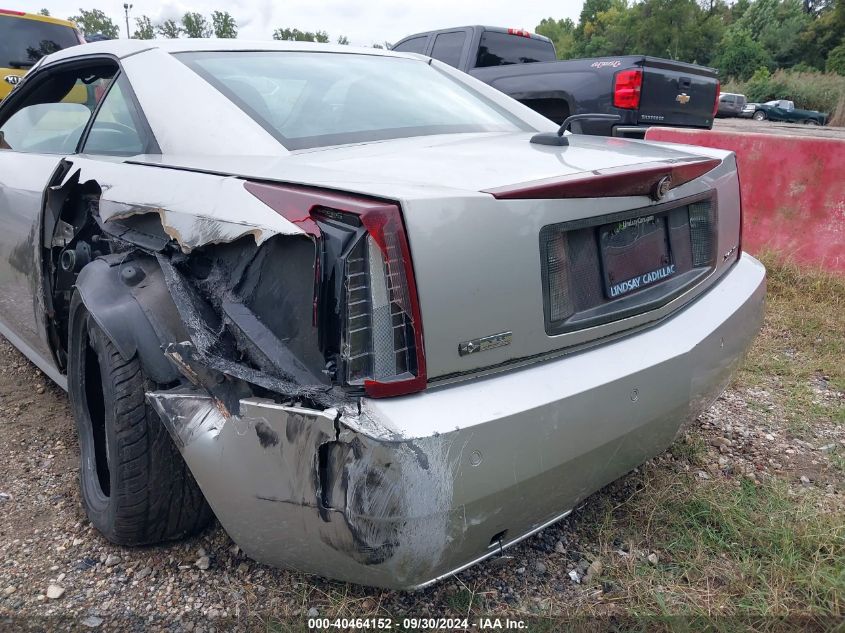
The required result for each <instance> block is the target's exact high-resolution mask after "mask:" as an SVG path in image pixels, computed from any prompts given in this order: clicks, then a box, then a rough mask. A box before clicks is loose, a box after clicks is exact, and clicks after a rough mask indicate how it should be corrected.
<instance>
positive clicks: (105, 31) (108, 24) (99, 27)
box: [68, 9, 120, 39]
mask: <svg viewBox="0 0 845 633" xmlns="http://www.w3.org/2000/svg"><path fill="white" fill-rule="evenodd" d="M68 20H70V21H71V22H74V23H75V24H76V26H78V27H79V28H80V29H82V32H83V33H85V34H86V35H94V34H95V33H99V34H100V35H104V36H105V37H107V38H109V39H116V38H117V36H118V34H119V32H120V31H119V29H118V27H117V24H115V23H114V22H112V21H111V18H109V16H107V15H106V14H105V13H103V12H102V11H100V10H99V9H91V10H90V11H86V10H85V9H80V10H79V15H72V16H71V17H69V18H68Z"/></svg>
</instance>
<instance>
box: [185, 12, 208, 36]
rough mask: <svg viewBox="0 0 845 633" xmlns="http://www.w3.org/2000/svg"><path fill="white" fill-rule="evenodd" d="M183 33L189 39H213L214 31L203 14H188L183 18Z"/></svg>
mask: <svg viewBox="0 0 845 633" xmlns="http://www.w3.org/2000/svg"><path fill="white" fill-rule="evenodd" d="M182 32H183V33H184V34H185V35H187V36H188V37H198V38H201V37H211V35H212V33H213V31H212V29H211V25H210V24H209V23H208V20H206V19H205V16H204V15H203V14H202V13H192V12H188V13H186V14H185V15H183V16H182Z"/></svg>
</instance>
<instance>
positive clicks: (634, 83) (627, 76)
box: [613, 69, 643, 110]
mask: <svg viewBox="0 0 845 633" xmlns="http://www.w3.org/2000/svg"><path fill="white" fill-rule="evenodd" d="M642 87H643V71H642V70H640V69H636V70H620V71H619V72H618V73H616V75H614V77H613V105H614V107H616V108H624V109H626V110H636V109H637V108H639V107H640V91H641V90H642Z"/></svg>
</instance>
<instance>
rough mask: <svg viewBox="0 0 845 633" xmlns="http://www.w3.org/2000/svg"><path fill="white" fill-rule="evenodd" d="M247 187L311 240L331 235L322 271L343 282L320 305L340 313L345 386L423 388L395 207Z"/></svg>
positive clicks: (407, 255)
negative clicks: (335, 273) (328, 298)
mask: <svg viewBox="0 0 845 633" xmlns="http://www.w3.org/2000/svg"><path fill="white" fill-rule="evenodd" d="M245 187H246V189H247V191H249V192H250V193H252V194H253V195H254V196H256V197H257V198H258V199H259V200H261V201H262V202H264V203H265V204H266V205H268V206H269V207H271V208H272V209H273V210H274V211H276V212H277V213H279V214H280V215H282V216H283V217H285V218H287V219H288V220H290V221H291V222H293V223H294V224H297V225H298V226H300V227H301V228H302V229H303V230H305V232H306V233H308V234H310V235H312V236H313V237H314V238H315V239H317V240H329V239H333V240H335V243H336V246H337V248H335V247H332V249H331V252H332V253H333V255H332V257H330V261H329V262H327V263H326V265H325V268H326V270H325V271H324V276H330V275H334V271H336V272H337V275H336V278H339V279H340V284H339V285H337V289H338V291H337V292H335V293H334V296H333V297H332V299H333V300H332V301H330V303H331V305H324V306H317V310H318V311H319V310H320V309H324V310H336V311H337V312H338V317H339V318H338V319H337V323H338V325H339V329H340V332H339V345H338V348H339V359H338V360H339V363H338V371H339V378H340V380H341V381H342V382H343V384H344V385H345V386H346V387H350V388H352V389H361V388H363V391H364V393H366V394H367V395H368V396H370V397H373V398H384V397H388V396H399V395H403V394H408V393H413V392H416V391H422V390H423V389H425V386H426V367H425V349H424V347H423V333H422V317H421V315H420V303H419V298H418V295H417V287H416V280H415V279H414V269H413V265H412V262H411V252H410V248H409V245H408V237H407V235H406V233H405V226H404V224H403V222H402V215H401V213H400V211H399V207H398V206H397V205H396V204H394V203H391V202H385V201H381V200H374V199H370V198H364V197H361V196H355V195H347V194H341V193H336V192H332V191H324V190H319V189H309V188H306V187H296V186H292V185H273V184H264V183H255V182H248V183H246V184H245ZM320 227H323V228H322V229H321V228H320ZM324 250H326V249H325V248H324ZM336 278H335V279H336ZM335 279H332V280H331V281H329V282H328V283H329V285H331V286H334V284H335ZM323 338H325V337H323Z"/></svg>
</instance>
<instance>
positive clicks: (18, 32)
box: [0, 9, 85, 101]
mask: <svg viewBox="0 0 845 633" xmlns="http://www.w3.org/2000/svg"><path fill="white" fill-rule="evenodd" d="M84 43H85V39H84V38H83V37H82V33H80V32H79V30H78V29H77V28H76V25H75V24H74V23H73V22H68V21H67V20H59V19H58V18H53V17H49V16H45V15H36V14H34V13H25V12H23V11H10V10H9V9H0V101H2V100H3V99H4V98H5V97H6V96H7V95H8V94H9V93H10V92H11V91H12V88H14V87H15V86H16V85H17V84H18V83H19V82H20V80H21V77H23V76H24V75H25V74H26V71H27V70H28V69H29V68H31V67H32V66H34V65H35V63H36V62H37V61H38V60H39V59H41V58H42V57H44V55H49V54H50V53H55V52H56V51H60V50H62V49H63V48H67V47H69V46H76V45H77V44H84Z"/></svg>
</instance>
